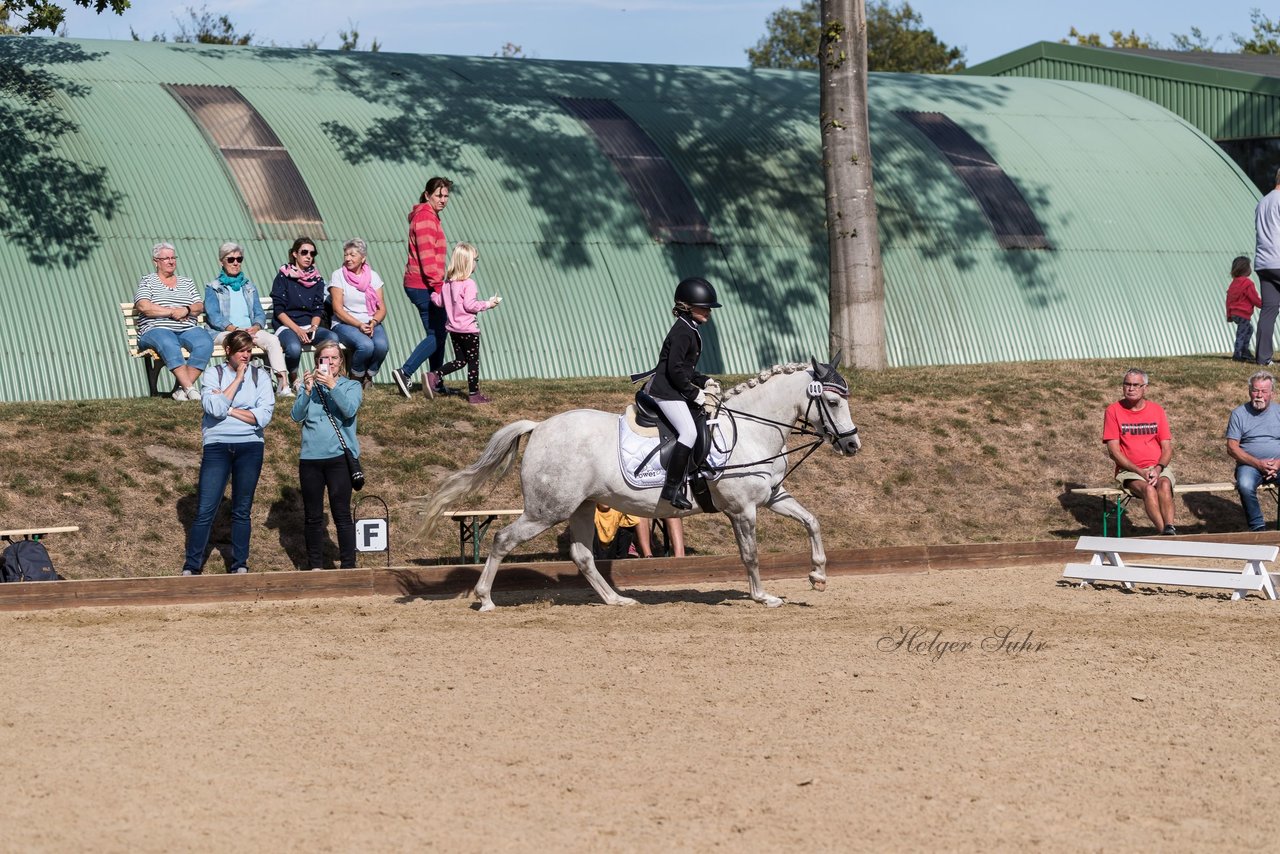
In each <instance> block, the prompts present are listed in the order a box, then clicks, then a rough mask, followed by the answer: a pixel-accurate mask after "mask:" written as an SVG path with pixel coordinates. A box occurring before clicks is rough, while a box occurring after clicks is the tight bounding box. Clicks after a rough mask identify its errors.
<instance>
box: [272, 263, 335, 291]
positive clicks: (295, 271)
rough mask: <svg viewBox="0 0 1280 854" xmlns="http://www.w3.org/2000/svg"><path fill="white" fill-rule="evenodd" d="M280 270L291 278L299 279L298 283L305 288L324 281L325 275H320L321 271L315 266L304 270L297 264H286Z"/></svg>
mask: <svg viewBox="0 0 1280 854" xmlns="http://www.w3.org/2000/svg"><path fill="white" fill-rule="evenodd" d="M280 272H281V273H284V274H285V275H286V276H288V277H289V278H291V279H297V280H298V284H300V285H302V286H303V287H304V288H312V287H315V286H316V284H318V283H319V282H323V281H324V277H322V276H321V275H320V271H319V270H317V269H316V268H315V267H308V268H307V269H305V270H303V269H302V268H301V267H298V266H297V265H296V264H285V265H284V266H283V267H281V268H280Z"/></svg>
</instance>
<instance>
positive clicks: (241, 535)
mask: <svg viewBox="0 0 1280 854" xmlns="http://www.w3.org/2000/svg"><path fill="white" fill-rule="evenodd" d="M222 346H223V347H225V348H226V351H227V363H226V364H225V365H210V366H209V367H208V368H206V369H205V372H204V375H203V376H202V377H201V378H200V385H201V395H200V402H201V404H202V405H203V406H204V419H203V421H202V422H201V425H200V426H201V430H202V432H203V434H204V456H203V457H202V458H201V460H200V484H199V486H198V487H197V488H196V495H197V499H198V506H197V509H196V517H195V519H194V521H192V523H191V530H190V531H188V532H187V556H186V561H185V562H184V563H183V565H182V574H183V575H199V574H200V573H202V572H203V571H204V562H205V547H206V546H208V545H209V530H210V528H212V527H213V517H214V516H215V515H216V514H217V512H218V505H219V504H221V503H222V493H223V490H225V489H226V488H227V481H228V480H230V481H231V565H230V567H229V568H228V569H227V571H228V572H237V573H240V572H248V571H249V567H248V562H249V532H250V530H251V527H252V520H251V519H250V514H251V513H252V512H253V493H254V490H256V489H257V488H258V475H259V474H261V472H262V448H263V444H262V434H263V430H264V428H266V426H267V425H268V424H269V423H271V413H272V411H273V410H274V409H275V405H276V397H275V394H274V393H273V392H272V388H271V376H270V375H269V374H268V373H267V372H266V371H264V370H262V369H261V368H259V367H257V366H256V365H255V366H253V367H250V366H249V357H250V355H252V353H253V339H252V338H251V337H249V333H248V332H245V331H244V330H243V329H238V330H236V331H235V332H232V333H231V334H230V335H228V336H227V338H226V341H225V342H223V345H222Z"/></svg>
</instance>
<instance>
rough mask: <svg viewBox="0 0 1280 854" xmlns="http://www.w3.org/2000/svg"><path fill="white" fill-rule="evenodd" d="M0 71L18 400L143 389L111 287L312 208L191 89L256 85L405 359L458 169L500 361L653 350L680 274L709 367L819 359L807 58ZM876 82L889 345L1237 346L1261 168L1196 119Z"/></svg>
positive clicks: (271, 56) (1102, 353)
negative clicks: (630, 134) (364, 273)
mask: <svg viewBox="0 0 1280 854" xmlns="http://www.w3.org/2000/svg"><path fill="white" fill-rule="evenodd" d="M0 71H3V73H2V74H0V118H3V119H4V120H5V124H6V126H7V127H9V128H12V129H13V130H12V131H11V133H10V135H9V136H8V137H7V138H8V139H9V142H10V147H11V151H10V152H9V159H10V161H11V162H10V164H9V165H10V168H8V169H6V170H3V172H2V173H0V216H2V217H3V218H2V219H0V263H3V264H4V267H5V269H6V271H7V274H8V275H7V277H6V278H7V281H6V282H5V286H4V287H3V288H0V336H3V340H5V342H6V346H7V349H8V350H9V351H10V353H23V354H24V356H23V359H24V362H25V364H27V365H34V366H39V368H38V369H35V370H12V369H10V370H4V371H0V399H4V400H27V399H60V398H87V397H109V396H124V395H139V394H144V393H145V391H146V384H145V378H144V376H143V373H144V372H143V369H142V366H141V365H140V364H139V363H138V362H137V361H135V360H132V359H129V358H128V357H127V356H126V355H125V352H124V344H123V336H122V334H121V320H120V317H119V312H118V308H117V306H118V303H119V302H121V301H122V300H128V299H130V298H131V297H132V293H133V287H134V284H135V283H136V282H137V280H138V277H139V276H140V275H142V274H143V273H146V272H150V270H151V265H150V261H149V253H150V248H151V246H152V244H153V243H155V242H156V241H158V240H170V241H172V242H173V243H175V244H176V245H177V248H178V254H179V257H180V264H179V272H180V273H181V274H183V275H189V276H191V277H192V278H194V279H196V281H197V282H198V283H203V282H204V281H206V280H208V279H209V278H211V277H212V273H213V272H214V271H215V269H216V260H215V258H216V248H217V246H218V244H219V243H221V242H222V241H223V240H227V239H231V240H235V241H236V242H238V243H240V244H242V245H243V246H245V248H246V250H247V258H248V260H247V263H246V267H247V272H248V273H249V275H250V276H251V277H252V278H254V279H255V280H256V281H258V282H259V283H260V284H262V285H267V284H269V282H270V280H271V278H272V275H273V269H274V267H275V266H278V264H279V263H281V262H282V261H283V260H284V256H285V253H286V250H287V248H288V245H289V243H290V240H291V238H292V237H293V236H294V235H295V233H296V232H297V231H299V230H301V228H302V226H298V225H294V224H291V223H290V222H287V221H286V222H280V221H262V220H263V218H262V217H260V216H255V215H254V214H252V213H251V210H250V203H249V202H247V201H246V197H245V196H244V195H243V194H242V192H241V190H240V189H239V187H238V184H237V181H236V179H235V173H234V170H233V169H232V167H231V166H230V165H229V163H230V161H229V160H228V158H226V157H224V156H223V154H222V153H220V151H219V145H221V146H223V147H224V148H225V147H226V145H227V143H226V139H227V138H234V139H240V138H243V139H244V140H246V143H245V145H244V149H245V150H246V151H249V152H250V155H253V152H254V151H259V149H262V148H263V146H262V145H260V142H261V133H259V132H258V131H255V130H254V129H253V128H251V127H248V126H247V125H245V126H242V125H241V124H240V123H239V122H240V121H241V120H240V119H236V120H235V121H228V122H226V123H225V124H222V125H218V126H217V127H215V128H213V129H208V128H206V129H202V128H201V127H200V126H199V125H198V124H197V123H196V122H195V121H194V120H193V118H192V115H193V114H192V113H190V112H188V110H187V109H186V108H184V106H183V105H182V104H181V103H180V102H179V101H178V100H177V99H176V98H175V97H174V96H173V95H171V94H170V91H169V89H167V88H166V87H168V86H219V87H232V88H234V90H235V91H236V92H238V93H239V95H240V96H241V97H242V98H243V99H244V100H245V101H246V102H247V103H248V104H250V105H252V107H253V108H254V109H255V110H256V112H257V114H258V115H259V116H261V119H262V121H263V122H265V126H266V127H268V128H269V132H273V133H274V137H275V138H277V139H278V145H279V147H280V148H282V149H283V151H284V152H287V155H288V157H289V158H291V160H292V162H293V163H294V164H295V165H296V167H297V171H298V174H299V175H300V176H301V181H302V183H304V184H305V187H306V189H307V190H309V192H310V195H311V197H312V198H313V199H314V202H315V207H316V209H317V210H318V212H319V215H320V218H321V220H322V224H321V225H320V229H322V233H323V237H322V238H321V239H319V243H320V249H321V261H320V264H321V266H322V267H323V268H324V269H325V270H326V271H328V270H332V269H334V268H336V267H337V266H338V264H339V262H340V256H341V244H342V241H343V240H344V239H346V238H348V237H351V236H360V237H363V238H365V239H366V240H367V241H368V242H369V244H370V260H371V262H372V264H373V266H374V267H375V269H377V270H379V272H380V273H381V274H382V276H383V278H384V279H385V280H386V281H387V282H388V283H389V285H390V287H389V288H388V291H389V293H388V301H389V305H390V312H391V315H390V318H389V322H388V330H389V333H390V338H391V356H390V359H389V362H390V363H391V364H389V365H388V368H389V367H391V366H392V364H395V363H398V362H399V361H400V360H402V359H403V358H404V356H405V354H406V353H407V352H408V350H409V349H410V348H411V347H412V346H413V345H414V344H415V343H416V341H417V339H418V337H419V335H420V331H421V330H420V326H419V324H418V322H417V318H416V313H415V312H414V311H413V310H412V308H411V307H410V305H409V303H408V301H407V300H406V299H405V298H404V295H403V292H402V291H401V289H400V288H399V287H398V286H397V285H398V282H399V280H400V277H401V274H402V270H403V264H404V235H405V217H406V213H407V211H408V208H409V207H410V205H411V204H412V202H414V201H415V200H416V198H417V194H418V193H419V192H420V190H421V188H422V185H423V183H424V181H425V179H426V178H427V177H428V176H430V175H433V174H444V175H448V176H450V177H452V178H454V179H455V180H456V181H457V184H456V186H455V188H454V193H453V198H452V201H451V204H450V207H449V208H448V209H447V210H446V212H445V228H446V231H447V233H448V236H449V239H450V241H451V242H454V241H458V240H467V241H469V242H472V243H475V244H476V245H477V246H479V247H480V249H481V254H482V261H481V267H480V270H479V273H478V275H477V279H478V281H479V283H480V287H481V290H482V291H483V292H484V293H485V294H488V293H491V292H494V291H496V292H499V293H501V294H502V295H503V296H504V297H505V298H506V299H505V301H504V304H503V307H502V308H501V309H500V310H498V311H495V312H492V313H488V314H486V315H485V317H484V318H483V319H482V321H481V324H482V328H483V330H484V336H485V337H484V349H483V371H484V373H485V375H487V376H491V377H558V376H573V375H619V376H620V375H623V374H626V373H628V372H631V371H635V370H640V369H644V368H647V367H649V366H650V364H651V362H652V360H653V359H654V357H655V349H656V346H657V343H658V342H659V341H660V340H661V336H662V334H663V332H664V331H665V329H666V327H667V326H668V324H669V322H670V315H669V313H668V308H669V304H670V303H669V301H670V293H671V289H672V286H673V285H674V283H675V282H676V281H677V280H678V279H679V278H682V277H684V276H688V275H695V274H697V275H705V276H707V277H708V278H709V279H711V280H712V281H713V282H714V283H715V284H716V285H717V288H718V289H719V290H720V292H721V301H722V302H724V303H725V308H724V309H722V310H720V311H718V312H717V313H716V317H715V319H714V320H713V322H712V323H711V325H710V326H709V327H708V332H707V334H706V335H705V338H706V344H705V346H704V357H703V367H704V368H705V369H707V370H709V371H712V372H718V371H731V372H750V371H754V370H756V369H757V368H759V367H761V366H765V365H768V364H772V363H774V362H778V361H784V360H789V359H795V358H802V357H806V356H808V355H809V354H811V353H812V354H816V355H823V354H824V353H825V350H826V342H827V324H828V312H827V272H826V263H827V251H826V231H825V227H824V222H823V218H824V202H823V183H822V173H821V164H820V143H819V139H818V134H817V129H816V115H817V97H818V86H817V78H816V76H814V75H813V74H808V73H803V72H778V71H773V72H770V71H751V70H745V69H715V68H688V67H673V66H649V65H623V64H608V63H579V62H553V61H540V60H511V59H484V58H463V57H444V56H417V55H408V54H355V53H339V52H326V51H305V50H292V49H288V50H286V49H276V48H237V47H217V46H204V45H173V44H160V43H150V42H114V41H89V40H83V41H81V40H66V39H34V38H2V39H0ZM870 90H871V91H870V98H871V123H872V147H873V154H874V159H875V172H876V192H877V203H878V208H879V213H880V230H881V239H882V245H883V256H884V267H885V280H886V314H887V330H886V332H887V340H888V351H889V353H888V355H889V361H890V363H891V364H894V365H917V364H944V363H973V362H991V361H1005V360H1017V359H1058V358H1082V357H1109V356H1143V355H1167V354H1177V353H1190V352H1210V351H1218V350H1222V349H1223V348H1224V347H1226V346H1227V331H1226V324H1225V322H1224V321H1222V320H1221V319H1220V317H1219V316H1220V315H1222V313H1223V312H1222V309H1221V304H1222V292H1223V290H1224V288H1225V285H1226V282H1227V280H1228V279H1229V276H1228V275H1227V270H1228V268H1229V265H1230V260H1231V258H1232V257H1233V256H1235V255H1237V254H1241V253H1247V252H1249V250H1250V249H1251V244H1252V210H1253V206H1254V204H1255V203H1256V200H1257V193H1256V191H1255V190H1254V189H1253V188H1252V187H1251V185H1250V184H1249V183H1248V181H1247V179H1245V178H1244V176H1243V175H1242V174H1241V173H1240V172H1239V171H1238V170H1237V169H1236V167H1235V166H1234V165H1233V164H1231V163H1230V162H1229V161H1228V160H1227V159H1226V158H1225V157H1224V156H1223V155H1222V154H1221V152H1220V151H1219V150H1218V149H1217V148H1216V147H1215V146H1214V145H1213V144H1212V143H1211V142H1209V141H1208V140H1207V139H1206V138H1205V137H1203V136H1202V135H1201V134H1200V133H1199V132H1197V131H1196V130H1194V129H1193V128H1191V127H1190V126H1189V125H1188V124H1186V123H1185V122H1183V121H1182V120H1180V119H1178V118H1176V117H1175V116H1173V115H1172V114H1170V113H1168V112H1166V111H1164V110H1163V109H1161V108H1159V107H1156V106H1155V105H1153V104H1150V103H1149V102H1146V101H1144V100H1142V99H1140V98H1137V97H1135V96H1132V95H1127V94H1125V93H1122V92H1118V91H1114V90H1110V89H1106V88H1104V87H1099V86H1091V85H1084V84H1070V83H1058V82H1052V81H1039V80H1015V79H995V78H956V77H928V76H917V75H889V74H877V75H872V77H871V84H870ZM562 98H590V99H601V100H606V101H612V102H613V103H614V104H616V105H617V106H618V107H619V108H621V110H622V111H623V112H625V114H626V115H627V116H629V117H630V118H631V119H632V120H633V121H634V122H635V123H636V124H637V125H638V126H639V127H640V128H642V129H643V131H644V132H645V133H646V134H647V136H648V137H649V138H650V139H651V140H652V143H653V144H654V145H656V148H657V150H658V152H659V153H660V157H658V158H653V159H665V160H666V161H667V162H669V163H670V165H671V166H672V167H673V168H674V171H675V174H676V175H678V176H679V179H680V181H681V182H683V184H684V186H685V188H687V191H688V194H689V195H691V196H692V198H693V200H694V201H695V202H696V205H697V208H698V210H699V211H700V213H701V215H702V217H703V219H704V220H705V223H706V226H707V227H708V229H709V231H710V234H711V242H703V243H683V244H677V243H670V242H667V241H665V240H664V239H659V238H655V237H654V236H653V233H652V232H651V230H650V228H649V226H648V224H647V220H646V217H645V215H644V212H643V211H642V210H641V208H640V207H639V205H638V203H637V202H636V201H635V196H633V194H632V191H631V190H630V189H629V187H628V185H627V183H626V182H625V181H624V180H623V178H622V177H621V176H620V173H619V171H618V169H617V168H615V166H614V165H613V163H612V162H611V161H610V159H609V158H608V157H607V156H606V155H605V153H604V150H603V149H602V147H601V145H600V143H598V142H597V141H596V139H595V137H594V136H593V135H592V134H591V132H590V131H588V129H587V128H586V126H585V125H584V124H583V123H582V122H581V121H579V120H578V119H577V118H576V117H575V116H574V115H572V114H571V113H570V112H569V111H568V110H566V108H565V107H564V105H563V104H562V102H561V100H560V99H562ZM903 112H940V113H943V114H945V115H946V116H947V117H949V118H950V119H951V120H952V121H953V122H954V123H955V124H956V125H958V126H960V127H961V128H963V129H964V130H965V131H967V132H968V134H969V135H970V136H971V137H972V138H973V139H974V140H976V141H977V143H979V144H980V145H981V146H983V147H984V148H985V149H986V151H987V152H989V153H990V154H991V155H992V156H993V157H994V160H995V162H996V163H997V164H998V166H999V167H1001V168H1003V170H1004V172H1005V173H1007V175H1008V176H1009V179H1011V181H1012V185H1013V186H1016V187H1017V188H1018V190H1020V191H1021V194H1022V196H1023V197H1024V198H1025V199H1026V201H1027V203H1028V204H1029V205H1030V208H1031V210H1032V212H1033V213H1034V215H1035V217H1036V219H1037V220H1038V222H1039V223H1040V225H1041V226H1042V227H1043V229H1044V235H1045V238H1046V240H1047V242H1048V245H1049V246H1050V247H1051V248H1049V249H1036V250H1025V249H1012V250H1010V249H1001V248H1000V244H999V243H998V242H997V239H996V237H995V235H994V234H993V232H992V230H991V227H990V226H989V225H988V222H987V219H986V217H985V216H984V214H983V212H982V210H981V208H980V207H979V206H978V204H977V202H976V201H975V199H974V196H973V195H972V194H971V193H970V191H969V190H968V189H966V186H965V184H963V183H962V182H961V180H960V178H959V177H957V173H956V172H955V171H954V170H953V168H952V167H951V165H950V164H948V163H947V161H946V160H945V159H944V158H943V157H942V155H941V154H940V152H939V151H938V149H937V148H935V147H934V145H933V143H931V142H929V141H928V140H927V139H926V138H925V137H924V136H923V135H922V134H921V133H920V131H918V130H917V129H916V128H915V127H914V126H913V125H912V124H911V123H909V122H908V121H906V120H905V119H904V117H903V115H902V113H903ZM259 130H260V129H259ZM255 146H256V147H255ZM268 147H270V146H268ZM633 153H634V152H633ZM264 156H266V155H264ZM272 156H274V155H272ZM643 160H644V158H643V157H642V158H640V161H643ZM254 162H257V161H254ZM646 168H647V167H646V166H645V165H644V163H643V162H642V163H641V171H642V172H643V173H644V174H646V175H647V174H649V173H648V172H645V171H644V170H645V169H646ZM241 179H242V180H244V178H243V176H241ZM250 183H251V182H250ZM306 228H307V229H308V230H310V229H311V228H312V226H310V225H308V226H306ZM313 236H317V237H319V235H313ZM5 361H6V363H7V364H9V365H13V364H15V359H14V357H13V356H10V357H9V358H8V359H6V360H5ZM90 366H92V367H90Z"/></svg>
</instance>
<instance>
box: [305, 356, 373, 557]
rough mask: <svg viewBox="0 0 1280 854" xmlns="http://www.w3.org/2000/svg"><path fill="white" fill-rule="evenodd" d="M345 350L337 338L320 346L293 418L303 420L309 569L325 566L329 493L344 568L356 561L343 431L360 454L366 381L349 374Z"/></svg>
mask: <svg viewBox="0 0 1280 854" xmlns="http://www.w3.org/2000/svg"><path fill="white" fill-rule="evenodd" d="M342 361H343V360H342V349H341V348H340V347H339V346H338V342H336V341H325V342H324V343H323V344H321V345H319V347H317V348H316V369H315V370H314V371H312V372H311V373H308V374H307V375H306V376H305V377H303V385H302V388H301V389H300V392H301V393H300V394H299V395H298V399H297V400H295V401H294V402H293V412H292V413H290V417H292V418H293V420H294V421H296V422H298V423H299V424H301V425H302V451H301V453H300V454H299V455H298V483H299V485H300V488H301V490H302V508H303V511H302V512H303V523H302V530H303V536H304V538H305V540H306V543H307V566H306V568H307V569H321V568H323V567H324V533H325V531H324V529H325V523H324V495H325V492H326V491H328V493H329V512H330V514H332V516H333V524H334V527H336V528H337V529H338V559H339V561H340V562H341V566H342V568H343V569H354V568H355V565H356V525H355V522H354V521H353V519H352V518H351V474H350V472H349V471H348V470H347V458H346V454H345V453H343V450H342V443H341V442H339V441H338V431H341V432H342V439H343V441H345V442H346V444H347V447H348V448H350V449H351V453H352V454H354V455H355V456H356V457H359V456H360V440H359V439H357V438H356V413H357V412H358V411H359V410H360V403H361V402H362V400H363V396H364V391H363V389H362V388H361V386H360V383H358V382H356V381H355V380H352V379H347V378H346V377H345V376H343V374H344V373H345V367H344V365H343V363H342Z"/></svg>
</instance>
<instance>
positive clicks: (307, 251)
mask: <svg viewBox="0 0 1280 854" xmlns="http://www.w3.org/2000/svg"><path fill="white" fill-rule="evenodd" d="M298 254H299V255H306V256H307V257H308V258H310V257H312V256H313V255H315V254H316V250H314V249H299V250H298Z"/></svg>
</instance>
